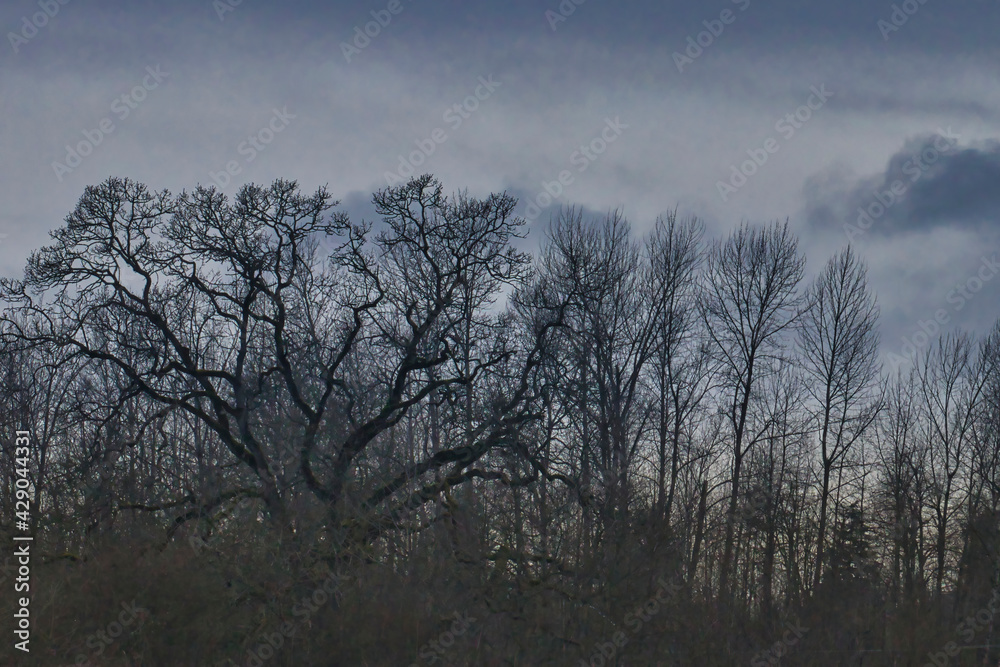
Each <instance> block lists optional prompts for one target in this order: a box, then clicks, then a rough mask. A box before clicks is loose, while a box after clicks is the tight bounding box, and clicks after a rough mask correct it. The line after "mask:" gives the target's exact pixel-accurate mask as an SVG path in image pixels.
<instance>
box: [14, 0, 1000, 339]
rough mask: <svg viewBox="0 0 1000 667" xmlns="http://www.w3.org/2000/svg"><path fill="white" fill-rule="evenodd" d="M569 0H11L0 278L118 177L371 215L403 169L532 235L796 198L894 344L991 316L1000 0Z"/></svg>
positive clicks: (749, 209)
mask: <svg viewBox="0 0 1000 667" xmlns="http://www.w3.org/2000/svg"><path fill="white" fill-rule="evenodd" d="M577 2H580V0H576V2H574V1H573V0H564V1H563V2H562V4H560V3H559V2H558V0H551V1H549V2H545V1H539V2H528V1H527V0H513V1H508V2H505V3H485V2H481V1H471V2H462V3H458V2H447V3H445V2H437V3H431V2H417V1H414V0H393V1H391V2H390V1H389V0H373V1H371V2H354V1H351V2H335V3H320V2H295V1H291V2H284V3H275V2H271V3H266V2H263V0H242V1H240V0H215V1H214V2H213V1H212V0H198V1H189V0H179V1H176V2H170V3H167V2H150V1H148V0H147V1H141V0H140V1H132V2H123V1H122V2H101V1H99V0H92V1H90V0H5V2H4V3H2V5H0V26H2V27H3V32H4V33H5V39H4V44H2V45H0V53H2V55H0V146H2V150H3V157H4V159H3V160H2V162H0V199H2V203H3V206H2V209H0V273H2V274H4V275H16V274H19V273H20V271H21V270H22V268H23V264H24V260H25V258H26V257H27V254H28V253H29V252H30V251H31V249H33V248H36V247H38V246H40V245H42V244H44V243H45V242H46V241H47V238H48V232H49V231H50V230H52V229H53V228H55V227H58V226H59V225H60V224H61V223H62V219H63V217H64V216H65V215H66V214H67V213H68V212H69V211H70V210H71V209H72V207H73V205H74V204H75V202H76V201H77V199H78V198H79V197H80V195H81V194H82V192H83V189H84V187H86V186H87V185H91V184H96V183H99V182H100V181H102V180H104V179H105V178H107V177H108V176H111V175H117V176H127V177H130V178H133V179H136V180H139V181H142V182H144V183H146V184H147V185H148V186H150V187H151V188H153V189H157V190H158V189H163V188H166V189H169V190H171V191H174V192H178V191H180V190H183V189H190V188H192V187H194V186H195V185H197V184H199V183H201V184H206V185H210V184H215V185H217V186H220V187H221V189H222V190H224V191H226V192H228V193H232V192H235V191H236V189H237V188H238V187H239V186H240V185H241V184H243V183H245V182H250V181H253V182H257V183H269V182H270V181H272V180H273V179H275V178H278V177H283V178H291V179H295V180H297V181H298V182H299V183H300V184H301V185H302V187H303V188H304V189H306V190H310V191H311V190H313V189H315V188H316V187H317V186H320V185H324V184H326V185H328V186H329V188H330V190H331V192H332V193H333V194H334V196H335V197H337V198H339V199H341V200H342V202H343V204H342V205H343V207H344V208H346V209H347V210H349V211H351V212H352V213H353V214H354V215H356V216H358V217H359V218H360V217H368V218H371V217H372V216H373V212H372V210H371V208H370V206H369V204H368V201H369V199H370V195H371V192H372V191H373V190H375V189H378V188H382V187H385V186H386V185H387V183H388V182H389V181H391V180H392V179H394V178H402V177H403V176H405V175H407V174H408V173H409V170H410V169H412V170H413V172H414V173H423V172H432V173H434V174H435V175H437V176H438V177H439V178H441V179H442V181H443V182H444V184H445V187H446V189H447V190H449V191H454V190H456V189H464V188H467V189H468V190H469V192H470V193H471V194H476V195H485V194H488V193H489V192H494V191H501V190H507V191H508V192H510V193H512V194H514V195H516V196H518V197H519V198H520V201H521V204H520V210H519V213H521V214H523V215H526V216H527V217H529V218H531V219H533V222H532V228H533V230H534V236H536V237H537V236H539V235H540V232H541V230H542V229H544V226H545V223H546V221H547V220H548V219H549V216H550V215H552V214H553V213H554V212H555V211H556V210H557V209H558V207H559V206H560V205H573V204H575V205H578V206H583V207H585V208H586V209H587V210H589V211H593V212H595V213H597V214H600V213H604V212H606V211H608V210H609V209H613V208H621V209H622V210H623V211H624V212H625V214H626V216H627V217H628V218H629V220H630V221H631V222H632V223H633V225H634V227H635V228H636V229H637V230H638V231H640V232H641V231H643V230H644V229H646V228H648V226H649V225H650V224H651V223H652V221H653V220H654V219H655V217H656V216H657V215H659V214H661V213H663V212H665V211H668V210H671V209H673V208H675V207H677V208H679V210H680V211H681V213H683V214H694V215H698V216H701V217H703V218H704V219H705V220H706V222H707V224H708V227H709V230H710V231H711V232H712V233H713V234H717V235H721V234H725V233H727V232H728V230H730V229H731V228H732V227H733V226H735V225H737V224H738V223H739V222H740V221H741V220H744V219H745V220H751V221H754V222H767V221H771V220H775V219H780V220H784V219H785V218H788V219H789V220H790V222H791V225H792V226H793V227H794V229H795V230H796V232H797V233H798V235H799V237H800V238H801V241H802V247H803V249H804V250H805V251H806V253H807V255H808V259H809V271H810V272H815V271H817V270H819V268H821V267H822V264H823V263H824V262H825V261H826V259H827V258H828V257H829V256H830V255H831V254H832V253H833V252H834V251H836V250H837V249H838V248H839V247H841V246H843V245H844V244H846V243H847V242H848V241H849V240H850V241H852V242H853V243H854V245H855V246H856V247H857V248H858V249H859V250H860V251H861V252H862V253H863V254H864V256H865V257H866V258H867V260H868V262H869V264H870V268H871V279H872V282H873V284H874V287H875V288H876V290H877V292H878V294H879V298H880V302H881V304H882V309H883V317H882V324H883V337H884V345H883V347H884V349H885V351H886V352H887V353H888V352H897V353H898V352H899V351H900V350H901V348H902V346H903V340H904V337H907V338H908V339H909V338H912V336H913V335H914V334H915V333H916V332H919V331H920V330H921V323H923V324H924V328H933V327H934V326H935V325H931V324H930V322H931V321H932V320H933V319H934V318H935V316H937V317H938V319H939V320H940V321H942V322H943V324H942V325H941V326H942V327H943V328H944V329H946V330H952V329H954V328H956V327H962V328H965V329H969V330H972V331H975V332H983V331H985V330H986V329H987V328H988V327H989V326H990V325H991V324H992V322H993V321H995V319H996V317H997V316H998V315H1000V274H998V271H1000V268H994V265H993V264H992V258H993V257H995V256H996V254H997V253H998V251H1000V141H998V140H1000V67H998V63H1000V59H998V56H1000V40H997V38H996V35H997V34H998V33H1000V2H996V0H989V1H987V0H965V1H961V0H952V1H950V2H945V1H944V0H907V2H899V3H896V4H893V3H891V2H884V3H883V2H873V1H872V0H864V1H862V0H840V1H838V2H824V3H801V2H792V1H791V0H773V1H770V2H767V1H765V0H717V1H716V2H709V3H705V2H695V1H694V0H683V1H674V2H669V1H668V2H615V3H612V2H607V1H602V0H584V1H583V2H582V3H580V4H576V3H577ZM366 33H367V34H366ZM560 178H562V182H561V183H560ZM532 203H535V205H536V206H537V208H533V207H532V206H531V204H532ZM919 340H920V339H919V337H918V342H919Z"/></svg>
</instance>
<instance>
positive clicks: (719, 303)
mask: <svg viewBox="0 0 1000 667" xmlns="http://www.w3.org/2000/svg"><path fill="white" fill-rule="evenodd" d="M373 203H374V205H375V208H376V210H377V212H378V214H379V215H380V216H381V219H380V220H378V221H365V222H358V221H352V220H350V219H348V217H347V216H346V215H345V214H343V213H340V212H337V211H336V205H337V202H335V201H333V200H332V199H331V197H330V195H329V194H328V193H327V192H326V191H325V190H324V189H320V190H318V191H317V192H315V193H314V194H312V195H306V194H303V193H301V192H300V190H299V188H298V186H297V185H296V184H295V183H294V182H287V181H277V182H275V183H274V184H272V185H271V186H269V187H261V186H255V185H248V186H245V187H244V188H242V189H241V190H240V192H239V193H238V194H237V195H236V196H235V198H232V199H229V198H227V197H226V196H224V195H223V194H221V193H220V192H218V191H216V190H215V189H214V188H208V189H204V188H197V189H196V190H195V191H194V192H191V193H187V192H185V193H181V194H180V195H177V196H174V195H171V194H170V193H168V192H159V193H157V192H152V191H149V190H148V189H147V188H146V187H144V186H143V185H141V184H138V183H135V182H133V181H129V180H125V179H109V180H108V181H106V182H104V183H102V184H100V185H99V186H96V187H89V188H87V189H86V192H85V193H84V195H83V197H82V198H81V199H80V202H79V204H78V205H77V207H76V209H75V210H74V211H73V212H72V213H71V214H70V215H69V216H67V218H66V221H65V224H64V225H63V226H62V227H61V228H60V229H58V230H57V231H55V232H54V233H53V242H52V244H51V245H49V246H46V247H44V248H42V249H40V250H38V251H36V252H35V253H33V254H32V256H31V258H30V259H29V261H28V265H27V268H26V271H25V274H24V277H23V279H20V280H5V281H4V282H3V283H2V292H0V298H2V300H3V306H4V311H3V316H2V320H0V326H2V328H0V337H2V338H0V344H2V356H0V366H2V368H0V373H2V374H3V378H4V383H3V390H2V394H0V423H2V424H3V429H4V433H5V434H7V435H5V436H4V440H3V452H2V456H3V463H2V467H3V469H4V470H5V471H7V472H8V474H5V475H4V476H3V480H2V485H3V486H2V494H0V497H2V507H3V513H2V517H3V518H2V521H3V531H4V532H7V533H9V532H12V531H13V525H12V524H11V517H13V516H14V508H15V507H14V500H15V488H14V477H13V475H11V474H9V472H10V471H12V470H13V469H14V467H15V460H14V447H13V434H14V432H15V431H16V430H26V431H29V432H30V434H31V435H30V439H31V457H30V464H29V465H30V469H31V473H32V478H33V482H34V483H33V487H32V513H31V516H32V530H33V532H34V533H35V535H36V552H37V553H38V554H40V556H38V557H39V558H41V559H42V560H41V561H39V562H38V563H37V565H36V571H35V574H34V579H33V581H34V584H33V585H34V587H35V588H34V591H35V593H34V595H35V601H34V602H33V608H34V609H36V610H37V612H36V613H37V616H36V618H35V629H36V638H35V640H34V646H35V654H34V659H37V660H38V661H39V662H38V664H65V663H68V662H72V661H74V660H78V659H83V660H89V661H90V662H91V664H122V665H125V664H143V665H153V664H165V665H166V664H199V665H202V664H231V663H230V662H227V660H231V661H232V662H234V663H236V664H241V665H243V664H251V665H253V664H258V663H269V664H289V665H292V664H295V665H301V664H330V665H341V664H342V665H376V664H411V663H416V664H434V663H440V664H498V665H499V664H512V665H513V664H517V665H535V664H566V665H577V664H581V661H582V663H583V664H594V665H604V664H608V665H612V664H621V665H626V664H636V665H638V664H706V665H711V664H718V665H730V664H737V663H744V664H745V663H750V664H753V665H765V664H777V662H778V661H779V660H782V661H783V662H784V664H802V665H825V664H865V665H917V664H925V663H927V662H930V663H931V664H935V661H940V660H946V659H950V660H952V661H953V663H952V664H995V663H996V661H997V660H998V658H1000V648H988V647H989V645H991V644H998V643H1000V641H998V637H997V635H998V634H1000V631H998V630H997V629H996V628H995V624H994V621H993V611H994V609H998V608H1000V607H997V606H996V602H993V606H991V600H993V599H994V598H993V597H992V596H993V592H994V591H1000V567H998V563H997V550H998V548H1000V531H998V519H1000V514H998V512H1000V322H998V326H997V327H995V328H994V329H993V330H992V332H990V333H989V334H988V335H987V336H985V337H983V338H981V339H976V338H974V337H972V336H970V335H967V334H964V333H961V332H950V333H946V334H943V335H941V336H940V337H939V338H938V339H937V340H934V341H930V342H929V343H928V344H927V345H926V346H924V347H923V348H922V349H921V350H920V351H919V352H918V353H917V354H916V356H915V357H914V358H913V359H912V360H911V361H912V364H911V366H912V368H910V367H909V366H908V367H907V368H906V372H903V371H899V370H897V369H895V368H893V369H890V368H883V367H882V365H881V362H880V356H879V348H880V339H879V330H878V314H879V309H878V306H877V302H876V296H875V295H874V294H873V293H872V291H871V289H870V287H869V286H868V283H867V277H866V267H865V265H864V263H863V262H862V261H861V260H860V259H859V257H858V256H857V254H856V253H855V252H854V251H853V250H852V249H850V248H845V249H844V250H842V251H840V252H838V253H837V254H836V255H835V256H834V257H832V258H831V259H830V261H829V262H828V263H827V264H826V265H825V266H824V267H820V268H817V269H816V270H813V271H811V272H808V273H809V274H815V278H813V279H811V280H807V279H806V278H805V276H806V275H807V271H806V266H805V260H804V257H803V255H802V253H801V251H800V250H799V248H798V245H797V240H796V238H795V236H794V235H793V234H792V232H791V231H790V229H789V227H788V225H787V223H785V224H779V223H774V224H768V225H754V224H749V223H743V224H741V225H740V226H739V227H738V228H737V229H735V230H734V231H733V232H732V233H731V234H729V235H728V236H727V237H725V238H720V239H706V238H705V230H704V228H703V226H702V224H701V223H700V222H699V221H698V220H696V219H681V218H679V217H678V216H676V215H669V216H666V217H664V218H661V219H658V220H656V221H655V223H654V224H653V225H652V226H651V229H650V231H649V232H648V233H647V234H645V235H643V236H639V235H637V234H636V233H635V232H633V230H632V229H631V227H630V225H629V223H628V222H627V221H626V220H625V219H624V218H623V217H622V216H621V215H619V214H617V213H612V214H609V215H608V216H606V217H605V218H604V219H599V220H589V219H585V218H584V217H583V215H582V214H581V213H579V212H577V211H575V210H572V209H570V210H563V211H562V212H561V213H560V214H559V215H558V216H557V218H556V219H554V220H553V221H552V223H551V225H550V227H549V229H548V230H547V232H546V233H545V236H544V239H542V240H541V242H540V247H539V248H538V250H537V252H534V253H527V252H524V251H523V250H522V249H519V248H523V246H524V243H523V242H522V241H521V239H522V238H523V237H524V232H525V231H526V230H525V222H524V221H523V220H522V219H521V218H518V217H517V216H515V215H514V213H513V211H514V208H515V204H516V201H515V200H514V199H513V198H511V197H510V196H508V195H506V194H499V195H491V196H489V197H487V198H485V199H477V198H474V197H470V196H468V195H467V194H464V193H459V194H457V195H454V196H446V195H445V194H443V191H442V186H441V184H440V183H438V182H437V181H436V180H435V179H433V178H432V177H431V176H423V177H420V178H418V179H414V180H412V181H410V182H409V183H407V184H405V185H401V186H397V187H391V188H388V189H386V190H383V191H380V192H378V193H376V194H375V195H374V196H373ZM8 436H9V437H8ZM998 599H1000V598H998ZM6 601H7V600H6V598H5V602H6ZM132 601H134V602H135V604H137V605H138V606H139V607H141V608H142V609H143V612H142V614H141V617H142V620H141V623H137V624H135V625H133V626H131V627H130V628H129V629H126V630H125V632H124V633H123V634H121V636H120V637H117V638H114V639H109V641H110V643H104V642H103V640H100V639H97V640H95V639H94V637H99V635H97V634H95V633H98V632H99V631H103V629H104V628H106V627H107V624H108V623H110V622H112V621H114V620H115V618H117V613H118V611H119V609H120V606H121V604H122V603H123V602H125V603H128V602H132ZM3 651H7V652H9V651H10V649H9V648H6V647H5V648H4V649H3ZM0 655H7V653H2V654H0ZM11 655H12V654H11ZM78 656H82V658H78ZM46 661H49V662H46ZM991 661H992V662H991ZM81 664H82V663H81ZM939 664H944V663H943V662H941V663H939Z"/></svg>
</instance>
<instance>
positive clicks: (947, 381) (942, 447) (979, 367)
mask: <svg viewBox="0 0 1000 667" xmlns="http://www.w3.org/2000/svg"><path fill="white" fill-rule="evenodd" d="M984 361H985V359H983V357H981V356H980V355H978V354H977V350H976V345H975V344H974V341H973V339H972V337H971V336H969V335H968V334H965V333H961V332H960V333H948V334H944V335H942V336H940V337H939V338H938V340H937V342H936V343H935V344H934V345H932V346H930V347H929V348H928V349H927V350H926V352H925V353H924V355H923V356H922V357H921V358H920V359H919V360H918V364H917V379H918V387H919V392H920V394H919V395H920V398H921V400H922V407H923V409H924V414H925V417H926V420H927V421H926V427H927V434H926V438H927V441H928V444H929V448H928V451H929V454H930V460H929V462H930V472H931V475H932V479H933V482H934V483H933V486H932V487H931V488H932V499H933V503H934V506H933V509H934V517H935V523H936V528H937V534H936V544H935V547H936V548H935V551H936V555H937V568H936V582H935V583H936V590H937V594H938V596H939V597H940V595H941V593H942V591H943V586H944V578H945V563H946V559H947V554H948V528H949V519H950V518H951V511H952V507H951V504H952V499H953V498H952V497H953V494H954V492H955V484H956V481H957V480H956V478H957V477H958V475H959V473H960V472H961V471H962V470H963V469H964V468H965V466H966V465H967V464H968V460H967V459H968V445H969V442H970V440H971V439H972V434H973V426H974V423H975V417H976V412H977V409H978V405H979V400H980V397H981V396H982V391H983V387H984V386H985V383H986V381H987V374H986V373H985V372H984V370H985V369H984V366H983V364H984Z"/></svg>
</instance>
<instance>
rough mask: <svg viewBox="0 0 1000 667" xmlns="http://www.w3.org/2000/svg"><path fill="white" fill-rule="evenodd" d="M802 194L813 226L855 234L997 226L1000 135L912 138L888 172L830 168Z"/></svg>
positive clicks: (999, 213) (999, 214)
mask: <svg viewBox="0 0 1000 667" xmlns="http://www.w3.org/2000/svg"><path fill="white" fill-rule="evenodd" d="M945 134H947V133H945ZM805 194H806V199H807V213H806V215H807V218H808V221H809V223H810V225H811V226H812V228H813V229H814V230H815V229H827V230H829V229H833V228H836V227H837V226H843V227H844V230H845V231H846V232H847V235H848V237H849V238H851V239H852V240H853V238H855V237H857V236H863V235H866V234H872V235H874V236H881V237H885V236H891V235H896V234H903V233H909V232H916V231H928V230H931V229H934V228H939V227H948V228H952V229H967V230H984V231H989V230H997V231H1000V141H996V140H989V141H981V142H977V143H976V144H975V145H971V146H966V147H962V146H960V145H959V143H958V141H957V139H956V138H954V137H952V138H949V137H947V136H945V135H944V134H934V135H931V136H926V137H921V138H917V139H911V140H909V141H907V142H906V144H905V145H904V147H903V148H902V149H901V150H900V151H899V152H897V153H896V154H894V155H893V156H892V157H891V158H890V160H889V163H888V165H887V166H886V169H885V171H884V172H883V173H881V174H877V175H874V176H870V177H865V178H861V179H854V178H851V176H850V175H849V174H847V173H845V171H844V170H843V169H841V168H831V169H828V170H827V171H825V172H823V173H822V174H819V175H817V176H814V177H812V178H811V179H809V181H808V182H807V184H806V186H805Z"/></svg>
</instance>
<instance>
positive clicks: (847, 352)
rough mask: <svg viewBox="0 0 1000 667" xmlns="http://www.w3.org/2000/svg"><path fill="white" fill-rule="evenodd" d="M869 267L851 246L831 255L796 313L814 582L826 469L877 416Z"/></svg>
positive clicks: (819, 567)
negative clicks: (814, 456) (811, 444)
mask: <svg viewBox="0 0 1000 667" xmlns="http://www.w3.org/2000/svg"><path fill="white" fill-rule="evenodd" d="M867 275H868V272H867V268H866V267H865V265H864V264H862V263H861V262H860V260H859V259H858V257H857V255H856V254H855V253H854V251H853V250H852V249H851V247H850V246H848V247H847V248H846V249H844V250H843V251H841V252H840V253H839V254H837V255H836V256H834V257H833V258H831V259H830V261H829V262H828V263H827V265H826V267H825V268H824V270H823V271H822V272H821V273H820V274H819V275H818V276H817V277H816V280H815V281H814V282H813V284H812V285H811V286H810V288H809V290H808V292H807V299H808V307H807V308H806V309H805V311H804V312H803V316H802V318H801V319H800V320H799V323H800V324H799V351H800V355H801V358H802V366H803V370H804V371H805V374H806V378H807V379H808V381H807V382H806V388H807V391H808V392H809V395H810V396H811V398H812V401H813V406H814V413H813V420H814V424H815V428H816V431H817V433H818V435H819V446H820V464H821V466H822V480H821V484H820V508H819V530H818V533H817V536H816V566H815V568H816V569H815V573H814V580H813V588H814V589H815V588H817V587H818V586H819V582H820V577H821V576H822V571H823V553H824V547H825V540H826V528H827V513H828V503H829V499H830V475H831V472H832V471H833V469H834V467H835V466H837V465H838V464H839V463H840V462H841V461H842V460H843V458H844V457H845V455H846V454H847V453H848V452H849V451H850V449H851V447H853V446H854V444H855V443H856V442H857V441H858V440H859V439H860V438H861V437H862V436H863V435H864V433H865V431H866V430H867V429H868V427H869V426H870V425H871V424H872V422H873V421H874V420H875V417H876V415H877V414H878V409H879V406H880V399H879V396H878V394H877V392H876V391H875V390H876V389H877V381H878V376H879V372H880V364H879V363H878V347H879V334H878V329H877V325H878V314H879V313H878V306H877V305H876V302H875V296H874V294H872V291H871V289H870V288H869V287H868V278H867Z"/></svg>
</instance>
